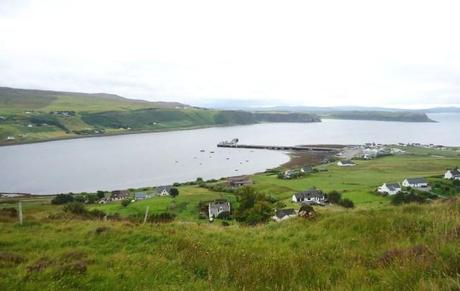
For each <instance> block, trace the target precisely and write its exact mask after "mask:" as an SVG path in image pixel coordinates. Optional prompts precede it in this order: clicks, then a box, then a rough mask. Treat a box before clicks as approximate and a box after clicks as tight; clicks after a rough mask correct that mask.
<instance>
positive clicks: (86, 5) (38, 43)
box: [0, 0, 460, 107]
mask: <svg viewBox="0 0 460 291" xmlns="http://www.w3.org/2000/svg"><path fill="white" fill-rule="evenodd" d="M459 13H460V1H458V0H456V1H442V0H434V1H422V0H417V1H404V0H398V1H388V0H386V1H371V0H365V1H353V0H347V1H343V0H337V1H328V0H325V1H305V0H304V1H286V0H283V1H268V0H263V1H251V0H244V1H238V0H231V1H218V0H210V1H200V0H193V1H189V0H188V1H187V0H186V1H175V0H165V1H136V0H129V1H128V0H126V1H116V0H108V1H98V0H75V1H72V0H65V1H63V0H30V1H26V0H24V1H22V0H0V86H10V87H20V88H39V89H52V90H67V91H80V92H108V93H116V94H120V95H122V96H125V97H131V98H142V99H147V100H175V101H181V102H185V103H188V104H195V105H203V104H209V102H210V101H212V100H217V101H219V100H220V101H219V102H227V101H229V100H230V101H241V102H242V101H243V100H245V102H246V103H245V104H257V105H267V106H268V105H287V104H291V105H315V106H318V105H320V106H330V105H365V106H398V107H424V106H434V105H459V104H460V37H459V33H460V31H459V29H460V17H459Z"/></svg>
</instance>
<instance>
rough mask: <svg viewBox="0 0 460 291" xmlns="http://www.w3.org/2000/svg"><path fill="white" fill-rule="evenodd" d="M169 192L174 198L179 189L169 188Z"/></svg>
mask: <svg viewBox="0 0 460 291" xmlns="http://www.w3.org/2000/svg"><path fill="white" fill-rule="evenodd" d="M169 194H170V195H171V196H172V197H173V198H176V197H177V196H178V195H179V189H177V188H171V190H169Z"/></svg>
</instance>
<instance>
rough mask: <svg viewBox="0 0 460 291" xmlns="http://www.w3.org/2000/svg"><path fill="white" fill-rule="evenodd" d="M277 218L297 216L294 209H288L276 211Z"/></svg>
mask: <svg viewBox="0 0 460 291" xmlns="http://www.w3.org/2000/svg"><path fill="white" fill-rule="evenodd" d="M275 215H276V217H278V218H279V219H281V218H283V217H285V216H288V215H295V210H294V209H292V208H288V209H278V210H276V214H275Z"/></svg>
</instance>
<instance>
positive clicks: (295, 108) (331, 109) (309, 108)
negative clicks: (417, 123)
mask: <svg viewBox="0 0 460 291" xmlns="http://www.w3.org/2000/svg"><path fill="white" fill-rule="evenodd" d="M218 105H219V104H218ZM210 107H212V108H215V109H227V110H248V111H269V112H309V113H328V112H346V111H348V112H355V111H365V112H423V113H460V107H454V106H451V107H433V108H427V109H403V108H391V107H366V106H331V107H321V106H270V107H261V106H238V105H237V104H233V103H229V102H227V103H225V104H224V105H223V106H210Z"/></svg>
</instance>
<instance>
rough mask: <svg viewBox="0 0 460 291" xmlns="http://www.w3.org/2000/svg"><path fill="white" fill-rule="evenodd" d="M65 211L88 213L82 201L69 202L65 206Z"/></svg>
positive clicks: (77, 213) (79, 213)
mask: <svg viewBox="0 0 460 291" xmlns="http://www.w3.org/2000/svg"><path fill="white" fill-rule="evenodd" d="M64 211H65V212H69V213H72V214H76V215H85V214H86V213H87V210H86V208H85V205H84V204H82V203H80V202H71V203H69V204H67V205H66V206H64Z"/></svg>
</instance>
